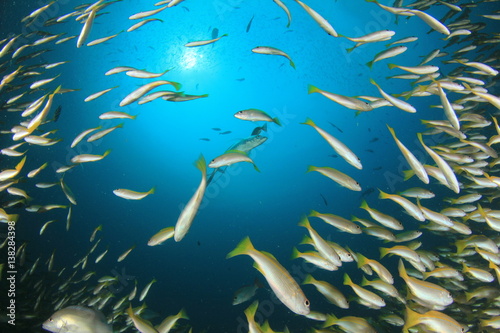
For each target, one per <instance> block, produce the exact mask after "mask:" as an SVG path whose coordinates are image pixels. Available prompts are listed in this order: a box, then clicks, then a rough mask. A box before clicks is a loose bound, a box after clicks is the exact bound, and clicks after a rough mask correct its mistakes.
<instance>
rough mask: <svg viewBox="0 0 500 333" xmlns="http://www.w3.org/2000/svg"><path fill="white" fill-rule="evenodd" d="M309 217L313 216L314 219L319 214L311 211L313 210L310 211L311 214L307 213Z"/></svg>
mask: <svg viewBox="0 0 500 333" xmlns="http://www.w3.org/2000/svg"><path fill="white" fill-rule="evenodd" d="M309 216H315V217H317V216H319V212H317V211H315V210H314V209H313V210H311V212H310V213H309Z"/></svg>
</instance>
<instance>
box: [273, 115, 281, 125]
mask: <svg viewBox="0 0 500 333" xmlns="http://www.w3.org/2000/svg"><path fill="white" fill-rule="evenodd" d="M273 123H275V124H276V125H278V126H281V122H280V120H279V119H278V117H275V118H273Z"/></svg>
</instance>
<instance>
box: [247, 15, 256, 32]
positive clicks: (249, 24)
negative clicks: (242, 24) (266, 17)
mask: <svg viewBox="0 0 500 333" xmlns="http://www.w3.org/2000/svg"><path fill="white" fill-rule="evenodd" d="M254 17H255V15H254V16H252V18H251V19H250V22H248V25H247V32H249V31H250V27H251V26H252V21H253V18H254Z"/></svg>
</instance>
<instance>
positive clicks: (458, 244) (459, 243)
mask: <svg viewBox="0 0 500 333" xmlns="http://www.w3.org/2000/svg"><path fill="white" fill-rule="evenodd" d="M455 246H456V247H457V254H460V253H462V252H463V251H464V250H465V248H466V247H467V241H465V240H457V241H456V242H455Z"/></svg>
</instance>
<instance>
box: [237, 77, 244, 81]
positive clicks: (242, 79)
mask: <svg viewBox="0 0 500 333" xmlns="http://www.w3.org/2000/svg"><path fill="white" fill-rule="evenodd" d="M236 81H240V82H241V81H245V78H244V77H243V78H241V79H236Z"/></svg>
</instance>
